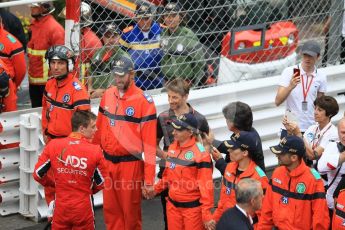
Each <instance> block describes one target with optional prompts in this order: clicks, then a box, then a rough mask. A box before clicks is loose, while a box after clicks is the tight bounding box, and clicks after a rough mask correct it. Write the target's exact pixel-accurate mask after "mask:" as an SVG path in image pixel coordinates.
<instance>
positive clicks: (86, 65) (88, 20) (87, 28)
mask: <svg viewBox="0 0 345 230" xmlns="http://www.w3.org/2000/svg"><path fill="white" fill-rule="evenodd" d="M59 17H61V18H66V7H65V8H63V9H62V11H61V12H60V14H59ZM93 23H94V21H93V20H92V8H91V6H90V5H89V4H87V3H85V2H81V4H80V49H81V50H80V51H81V52H80V59H81V61H80V65H81V69H80V73H79V76H80V77H79V79H80V81H81V83H82V84H83V85H85V86H88V87H90V86H91V81H89V79H90V78H89V77H90V76H91V75H92V73H91V71H90V70H91V69H90V66H91V59H92V57H93V55H94V54H95V52H96V50H97V49H99V48H101V47H102V42H101V40H100V39H99V38H98V37H97V35H96V33H95V32H94V31H92V29H91V25H92V24H93ZM78 71H79V69H78Z"/></svg>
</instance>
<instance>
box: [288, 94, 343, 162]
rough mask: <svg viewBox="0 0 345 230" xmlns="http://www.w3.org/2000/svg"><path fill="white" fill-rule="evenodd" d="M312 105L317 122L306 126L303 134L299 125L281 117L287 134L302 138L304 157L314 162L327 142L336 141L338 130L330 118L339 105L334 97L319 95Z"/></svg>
mask: <svg viewBox="0 0 345 230" xmlns="http://www.w3.org/2000/svg"><path fill="white" fill-rule="evenodd" d="M314 106H315V109H314V117H315V121H316V122H317V124H314V125H311V126H310V127H308V129H307V130H306V131H305V133H304V135H302V133H301V130H300V128H299V126H298V125H297V124H296V123H295V122H293V121H289V120H288V118H287V117H286V116H285V117H284V119H283V125H284V126H285V128H286V130H287V132H288V134H290V135H296V136H298V137H301V138H303V140H304V144H305V147H306V157H307V159H308V160H311V161H312V160H314V163H315V164H316V161H317V160H318V159H320V157H322V153H323V152H324V150H325V147H326V146H327V144H328V143H329V142H330V141H338V131H337V128H336V127H335V126H334V125H333V124H332V122H331V119H332V117H334V116H335V115H337V113H338V112H339V105H338V102H337V100H335V98H333V97H331V96H321V97H319V98H316V100H315V101H314ZM315 166H316V165H315Z"/></svg>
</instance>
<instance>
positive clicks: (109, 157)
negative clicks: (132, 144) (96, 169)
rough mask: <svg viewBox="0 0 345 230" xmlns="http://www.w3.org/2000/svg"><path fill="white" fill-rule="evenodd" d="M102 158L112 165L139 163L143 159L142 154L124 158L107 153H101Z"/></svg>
mask: <svg viewBox="0 0 345 230" xmlns="http://www.w3.org/2000/svg"><path fill="white" fill-rule="evenodd" d="M103 154H104V158H105V159H106V160H108V161H111V162H113V163H114V164H117V163H120V162H129V161H141V160H142V159H143V157H142V154H141V153H139V154H131V155H126V156H114V155H110V154H109V153H107V152H105V151H103Z"/></svg>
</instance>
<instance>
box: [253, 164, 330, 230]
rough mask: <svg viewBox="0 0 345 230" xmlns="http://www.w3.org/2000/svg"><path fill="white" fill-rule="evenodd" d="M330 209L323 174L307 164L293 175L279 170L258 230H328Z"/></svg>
mask: <svg viewBox="0 0 345 230" xmlns="http://www.w3.org/2000/svg"><path fill="white" fill-rule="evenodd" d="M329 222H330V221H329V215H328V207H327V202H326V198H325V189H324V186H323V182H322V179H321V176H320V175H319V173H318V172H317V171H316V170H315V169H312V168H309V167H308V166H306V165H305V163H304V161H302V162H301V164H300V165H299V166H298V167H297V168H295V169H294V170H293V171H291V172H289V171H288V169H287V168H286V167H285V166H280V167H278V168H276V169H275V170H274V172H273V174H272V177H271V180H270V186H269V187H268V188H267V190H266V194H265V198H264V201H263V205H262V209H261V217H260V218H259V223H258V229H265V230H268V229H272V227H273V226H275V227H277V228H278V229H286V230H295V229H300V230H310V229H317V230H323V229H324V230H328V227H329Z"/></svg>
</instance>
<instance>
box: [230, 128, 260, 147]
mask: <svg viewBox="0 0 345 230" xmlns="http://www.w3.org/2000/svg"><path fill="white" fill-rule="evenodd" d="M224 145H225V146H226V147H227V148H229V149H239V148H241V149H243V150H248V151H251V150H252V149H255V147H256V136H255V135H254V133H253V132H247V131H240V132H239V133H236V134H235V135H232V136H231V139H230V140H226V141H224Z"/></svg>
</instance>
